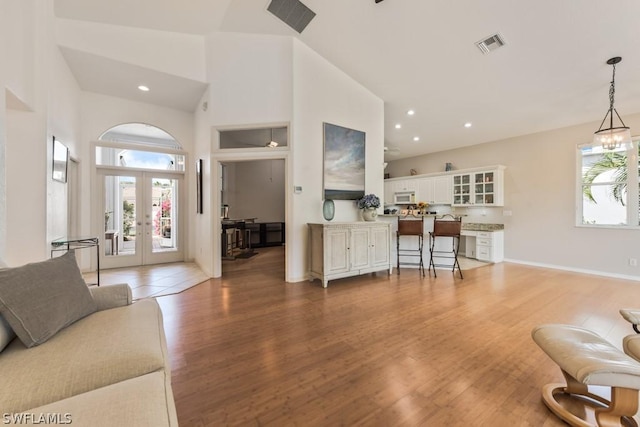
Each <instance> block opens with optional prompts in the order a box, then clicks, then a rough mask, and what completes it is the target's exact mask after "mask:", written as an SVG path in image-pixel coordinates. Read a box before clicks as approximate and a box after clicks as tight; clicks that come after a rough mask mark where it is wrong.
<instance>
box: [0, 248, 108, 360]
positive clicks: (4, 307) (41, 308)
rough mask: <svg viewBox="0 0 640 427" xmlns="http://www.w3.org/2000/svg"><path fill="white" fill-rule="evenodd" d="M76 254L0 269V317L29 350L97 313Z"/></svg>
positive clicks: (70, 252)
mask: <svg viewBox="0 0 640 427" xmlns="http://www.w3.org/2000/svg"><path fill="white" fill-rule="evenodd" d="M96 307H97V306H96V303H95V301H94V300H93V297H92V296H91V293H90V292H89V288H88V287H87V284H86V283H85V282H84V280H83V279H82V274H80V269H79V268H78V264H77V263H76V257H75V254H74V252H73V251H69V252H67V253H66V254H64V255H63V256H61V257H58V258H53V259H49V260H46V261H42V262H36V263H32V264H27V265H24V266H22V267H16V268H8V269H4V270H0V314H2V315H3V316H4V317H5V319H6V320H7V322H9V325H11V328H12V329H13V330H14V331H15V333H16V335H17V336H18V338H20V340H21V341H22V342H23V343H24V345H25V346H27V347H33V346H35V345H39V344H42V343H44V342H45V341H47V340H48V339H49V338H51V337H52V336H53V335H55V334H56V333H57V332H58V331H60V330H61V329H63V328H65V327H67V326H69V325H70V324H72V323H73V322H75V321H77V320H78V319H82V318H83V317H85V316H86V315H88V314H91V313H93V312H94V311H96Z"/></svg>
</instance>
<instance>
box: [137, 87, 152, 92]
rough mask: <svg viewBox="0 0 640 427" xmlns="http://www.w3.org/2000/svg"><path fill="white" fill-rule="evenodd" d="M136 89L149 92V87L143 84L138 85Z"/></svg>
mask: <svg viewBox="0 0 640 427" xmlns="http://www.w3.org/2000/svg"><path fill="white" fill-rule="evenodd" d="M138 89H140V90H141V91H143V92H149V88H148V87H147V86H145V85H140V86H138Z"/></svg>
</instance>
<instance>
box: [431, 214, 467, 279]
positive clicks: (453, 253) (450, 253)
mask: <svg viewBox="0 0 640 427" xmlns="http://www.w3.org/2000/svg"><path fill="white" fill-rule="evenodd" d="M446 217H451V219H444V218H446ZM461 229H462V218H457V219H456V218H455V217H454V216H453V215H450V214H447V215H443V216H442V217H441V218H440V219H438V218H434V219H433V231H431V232H429V251H430V253H431V255H430V257H429V274H431V267H433V276H434V277H438V275H437V274H436V267H452V269H451V271H452V272H453V273H454V274H455V271H456V268H457V269H458V272H459V273H460V278H461V279H464V277H462V270H461V269H460V263H459V262H458V249H459V248H460V230H461ZM437 237H445V238H451V240H452V248H451V249H447V250H435V245H436V238H437ZM434 258H444V259H452V260H453V265H451V264H436V263H435V262H434V261H433V259H434Z"/></svg>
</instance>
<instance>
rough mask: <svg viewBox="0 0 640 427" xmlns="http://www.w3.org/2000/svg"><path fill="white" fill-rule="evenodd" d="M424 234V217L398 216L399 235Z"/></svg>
mask: <svg viewBox="0 0 640 427" xmlns="http://www.w3.org/2000/svg"><path fill="white" fill-rule="evenodd" d="M422 234H424V219H423V218H422V217H421V218H420V219H400V217H398V235H399V236H421V235H422Z"/></svg>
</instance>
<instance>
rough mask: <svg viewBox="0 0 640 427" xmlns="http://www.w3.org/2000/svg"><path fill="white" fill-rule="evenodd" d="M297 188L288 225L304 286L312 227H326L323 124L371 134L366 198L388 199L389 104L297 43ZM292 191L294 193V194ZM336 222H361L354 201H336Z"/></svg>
mask: <svg viewBox="0 0 640 427" xmlns="http://www.w3.org/2000/svg"><path fill="white" fill-rule="evenodd" d="M293 52H294V54H293V70H294V71H293V76H294V80H293V100H294V101H293V111H294V114H293V123H292V126H291V129H292V144H291V150H292V152H293V161H292V165H291V167H292V169H293V173H292V180H291V185H292V186H301V187H302V193H301V194H294V195H293V208H294V215H293V218H292V221H290V223H288V224H287V251H288V253H289V255H290V260H289V261H290V266H291V271H290V272H289V273H290V276H289V279H290V281H298V280H303V279H305V277H306V274H307V270H308V266H307V256H306V254H307V225H306V224H307V223H310V222H324V219H323V217H322V200H323V194H322V193H323V184H322V182H323V160H322V159H323V141H322V136H323V131H322V123H323V122H328V123H333V124H336V125H340V126H344V127H348V128H352V129H357V130H360V131H363V132H365V133H366V172H365V173H366V177H365V192H366V193H374V194H377V195H378V196H380V197H382V195H383V166H382V163H383V157H384V155H383V154H384V151H383V150H384V103H383V101H382V100H381V99H380V98H378V97H377V96H375V95H374V94H372V93H371V92H370V91H369V90H367V89H366V88H364V87H363V86H362V85H360V84H359V83H358V82H356V81H355V80H353V79H352V78H351V77H349V76H347V75H346V74H345V73H344V72H342V71H341V70H339V69H338V68H336V67H335V66H334V65H332V64H330V63H329V62H327V61H326V60H325V59H324V58H322V57H321V56H320V55H319V54H317V53H316V52H314V51H313V50H311V49H310V48H309V47H307V46H306V45H304V44H303V43H302V42H300V41H298V40H297V39H294V42H293ZM291 190H292V188H289V189H288V191H291ZM335 205H336V215H335V219H334V221H358V220H360V212H359V210H358V209H357V208H356V206H355V203H354V202H352V201H336V203H335Z"/></svg>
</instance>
